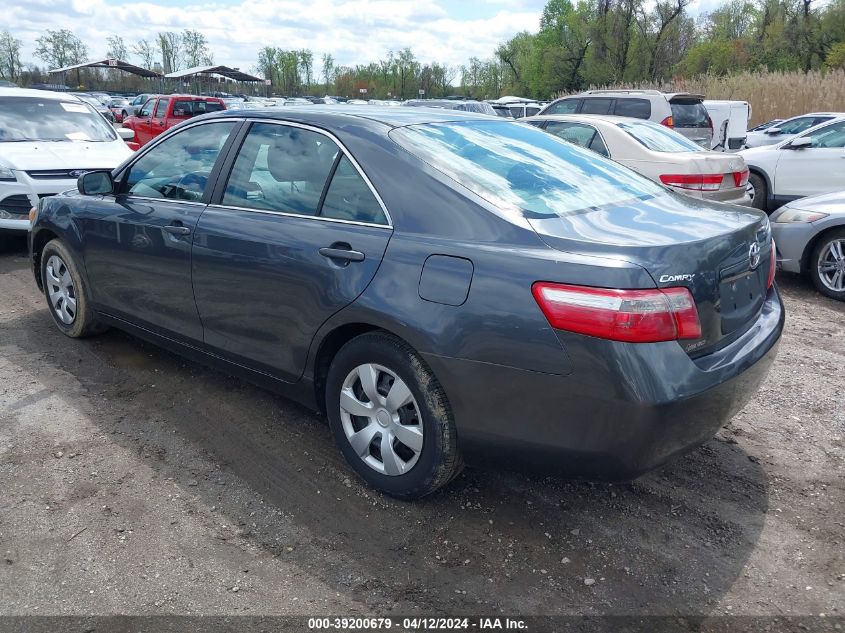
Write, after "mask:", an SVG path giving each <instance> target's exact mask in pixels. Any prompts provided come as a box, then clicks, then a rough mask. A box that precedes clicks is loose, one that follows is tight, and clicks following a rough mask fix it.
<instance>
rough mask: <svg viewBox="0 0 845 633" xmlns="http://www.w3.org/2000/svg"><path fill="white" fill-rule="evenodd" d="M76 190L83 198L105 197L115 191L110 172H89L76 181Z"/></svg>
mask: <svg viewBox="0 0 845 633" xmlns="http://www.w3.org/2000/svg"><path fill="white" fill-rule="evenodd" d="M76 188H77V189H79V193H81V194H82V195H83V196H103V195H106V194H109V193H112V192H113V191H114V180H112V177H111V172H110V171H105V170H102V171H89V172H88V173H85V174H82V175H81V176H80V177H79V180H77V181H76Z"/></svg>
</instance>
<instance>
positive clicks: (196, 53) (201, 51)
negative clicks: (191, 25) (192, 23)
mask: <svg viewBox="0 0 845 633" xmlns="http://www.w3.org/2000/svg"><path fill="white" fill-rule="evenodd" d="M182 49H183V57H184V59H185V65H186V66H187V67H188V68H193V67H194V66H208V65H210V64H212V63H214V56H213V55H212V54H211V51H210V50H209V48H208V40H207V39H206V37H205V35H203V34H202V33H200V32H199V31H192V30H190V29H186V30H185V31H183V32H182Z"/></svg>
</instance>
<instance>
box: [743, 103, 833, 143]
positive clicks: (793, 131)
mask: <svg viewBox="0 0 845 633" xmlns="http://www.w3.org/2000/svg"><path fill="white" fill-rule="evenodd" d="M841 116H845V112H808V113H807V114H802V115H801V116H794V117H792V118H791V119H786V120H785V121H781V122H780V123H778V124H777V125H772V126H770V127H767V128H766V129H765V130H758V131H756V132H752V131H749V132H748V135H747V136H746V137H745V148H746V149H747V148H751V147H763V146H764V145H776V144H778V143H782V142H783V141H788V140H789V139H791V138H793V137H794V136H796V135H797V134H800V133H801V132H804V131H806V130H809V129H810V128H811V127H815V126H817V125H820V124H822V123H826V122H828V121H831V120H833V119H835V118H837V117H841Z"/></svg>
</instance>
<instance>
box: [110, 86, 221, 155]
mask: <svg viewBox="0 0 845 633" xmlns="http://www.w3.org/2000/svg"><path fill="white" fill-rule="evenodd" d="M225 109H226V105H225V104H224V103H223V100H222V99H218V98H217V97H197V96H194V95H154V96H152V97H150V98H149V99H147V102H146V103H145V104H144V105H143V107H142V108H141V109H140V110H138V114H136V115H135V116H129V117H127V118H126V119H125V120H124V121H123V127H127V128H129V129H131V130H132V131H133V132H135V142H136V143H138V145H139V146H143V145H146V144H147V143H149V142H150V141H151V140H153V139H154V138H155V137H156V136H158V135H159V134H161V133H162V132H164V131H165V130H168V129H170V128H172V127H173V126H174V125H178V124H179V123H181V122H182V121H185V120H186V119H190V118H191V117H195V116H198V115H200V114H205V113H206V112H217V111H218V110H225Z"/></svg>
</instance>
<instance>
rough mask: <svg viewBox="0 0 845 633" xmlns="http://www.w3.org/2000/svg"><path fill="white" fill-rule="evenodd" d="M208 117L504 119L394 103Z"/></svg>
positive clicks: (390, 122) (389, 121) (393, 123)
mask: <svg viewBox="0 0 845 633" xmlns="http://www.w3.org/2000/svg"><path fill="white" fill-rule="evenodd" d="M203 116H205V117H206V118H220V117H227V116H234V117H244V116H248V117H249V118H250V119H268V120H273V119H279V120H288V121H293V122H296V123H306V124H307V123H311V124H314V125H324V126H326V127H333V126H340V125H343V124H346V123H350V122H352V121H355V120H359V121H360V120H367V121H371V122H374V123H380V124H383V125H385V126H387V127H391V128H395V127H403V126H406V125H421V124H425V123H447V122H455V121H499V122H501V121H503V119H501V118H499V117H496V118H494V117H493V116H492V115H486V114H479V113H476V112H463V111H461V110H447V109H445V108H424V107H419V108H397V107H395V106H374V105H373V106H371V105H358V106H345V105H322V104H316V105H310V106H308V107H305V106H302V107H297V106H290V107H286V108H285V109H284V110H281V111H280V110H279V109H278V108H273V107H269V108H266V109H260V110H250V111H249V114H248V115H245V114H244V111H243V110H232V111H228V112H227V111H221V112H215V113H212V114H206V115H203Z"/></svg>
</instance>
